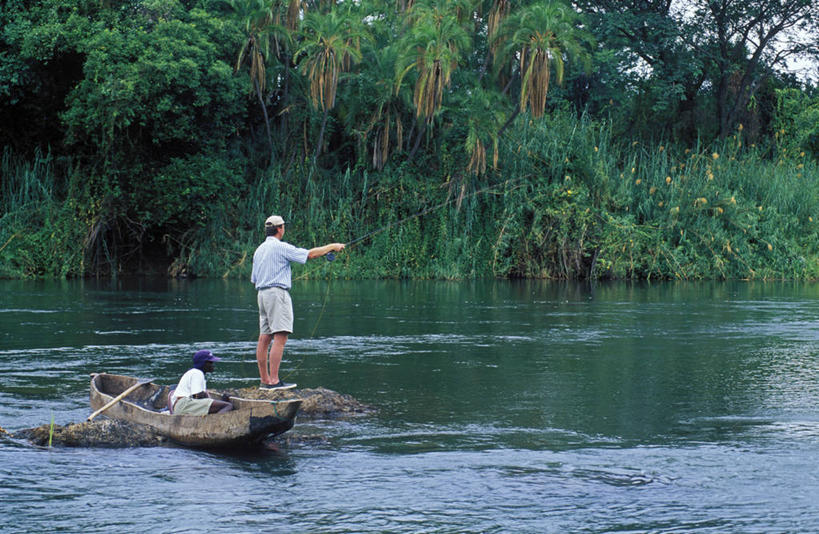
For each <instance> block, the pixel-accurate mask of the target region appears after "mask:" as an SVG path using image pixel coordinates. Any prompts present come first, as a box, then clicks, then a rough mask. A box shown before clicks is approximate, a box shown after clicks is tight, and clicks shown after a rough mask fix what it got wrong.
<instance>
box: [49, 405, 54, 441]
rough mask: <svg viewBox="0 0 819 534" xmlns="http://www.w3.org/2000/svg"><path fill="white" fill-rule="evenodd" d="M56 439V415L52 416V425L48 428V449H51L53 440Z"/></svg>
mask: <svg viewBox="0 0 819 534" xmlns="http://www.w3.org/2000/svg"><path fill="white" fill-rule="evenodd" d="M53 437H54V414H53V413H52V414H51V424H50V425H49V426H48V448H49V449H50V448H51V440H52V438H53Z"/></svg>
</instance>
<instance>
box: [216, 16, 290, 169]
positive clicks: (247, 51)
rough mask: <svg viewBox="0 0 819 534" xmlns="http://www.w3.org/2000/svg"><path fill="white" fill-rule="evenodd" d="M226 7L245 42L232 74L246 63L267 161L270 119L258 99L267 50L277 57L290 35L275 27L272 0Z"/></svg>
mask: <svg viewBox="0 0 819 534" xmlns="http://www.w3.org/2000/svg"><path fill="white" fill-rule="evenodd" d="M228 4H229V5H230V6H231V8H233V11H234V13H235V14H236V16H237V17H238V19H239V20H240V21H241V22H242V24H243V26H244V30H245V39H244V41H243V43H242V48H241V49H240V50H239V57H238V58H237V60H236V66H235V67H234V72H238V71H239V69H241V68H242V66H243V65H244V64H245V63H250V81H251V84H252V90H253V91H254V92H255V94H256V98H257V99H258V100H259V106H261V108H262V114H263V115H264V124H265V128H266V130H267V142H268V145H269V147H270V157H271V159H272V157H273V136H272V135H271V133H270V118H269V117H268V114H267V106H266V105H265V103H264V97H263V96H262V95H263V93H264V91H265V87H266V85H267V75H266V72H267V69H266V68H265V60H266V59H267V58H268V56H269V55H270V52H271V47H274V48H275V52H276V55H278V53H279V51H280V50H281V48H282V46H284V44H285V43H287V42H288V41H289V39H290V34H289V32H288V31H287V29H286V28H285V27H283V26H282V25H281V24H279V23H278V22H279V20H280V17H279V15H278V8H279V7H280V6H279V5H278V3H277V2H276V0H228Z"/></svg>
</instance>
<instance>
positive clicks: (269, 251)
mask: <svg viewBox="0 0 819 534" xmlns="http://www.w3.org/2000/svg"><path fill="white" fill-rule="evenodd" d="M307 253H308V250H307V249H306V248H298V247H294V246H293V245H291V244H290V243H285V242H284V241H281V240H279V239H276V238H275V237H273V236H269V237H268V238H267V239H265V240H264V243H262V244H261V245H259V248H257V249H256V252H255V253H254V254H253V272H252V273H251V275H250V281H251V282H253V284H254V285H255V286H256V289H265V288H268V287H281V288H284V289H290V284H291V282H290V262H291V261H295V262H298V263H307Z"/></svg>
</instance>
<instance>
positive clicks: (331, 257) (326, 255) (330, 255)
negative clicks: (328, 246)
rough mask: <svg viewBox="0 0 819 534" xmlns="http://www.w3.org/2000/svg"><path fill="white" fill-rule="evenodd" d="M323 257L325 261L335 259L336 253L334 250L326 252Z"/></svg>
mask: <svg viewBox="0 0 819 534" xmlns="http://www.w3.org/2000/svg"><path fill="white" fill-rule="evenodd" d="M324 257H325V259H327V261H336V253H335V252H328V253H327V254H325V255H324Z"/></svg>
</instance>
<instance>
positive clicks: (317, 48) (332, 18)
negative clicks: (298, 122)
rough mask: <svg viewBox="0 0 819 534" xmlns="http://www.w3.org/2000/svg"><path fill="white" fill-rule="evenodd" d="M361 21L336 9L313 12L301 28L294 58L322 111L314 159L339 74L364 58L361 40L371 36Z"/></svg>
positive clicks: (330, 107)
mask: <svg viewBox="0 0 819 534" xmlns="http://www.w3.org/2000/svg"><path fill="white" fill-rule="evenodd" d="M360 21H361V18H359V17H356V16H352V15H351V14H350V13H344V14H342V13H340V12H339V10H337V9H332V10H330V11H328V12H327V13H319V12H310V13H308V14H307V16H306V17H305V18H304V21H303V23H302V27H301V30H300V32H299V34H300V37H301V44H300V45H299V47H298V49H297V50H296V53H295V54H294V55H293V61H294V62H296V63H297V64H298V65H299V70H301V71H302V73H303V74H304V75H305V77H306V78H307V80H308V81H309V83H310V100H311V102H312V103H313V107H314V108H316V109H321V110H322V113H323V116H322V121H321V129H320V131H319V138H318V143H317V145H316V151H315V154H314V156H313V160H314V161H315V159H316V157H318V155H319V153H320V151H321V146H322V142H323V139H324V129H325V126H326V124H327V114H328V112H329V111H330V110H331V109H332V108H333V106H335V101H336V90H337V89H338V83H339V79H340V75H341V73H342V72H344V71H347V70H349V69H350V67H351V65H352V64H353V63H357V62H359V61H361V42H362V40H367V39H369V38H370V36H369V32H368V31H367V29H366V27H365V26H364V25H363V24H362V23H361V22H360ZM299 61H301V62H300V63H299Z"/></svg>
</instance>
